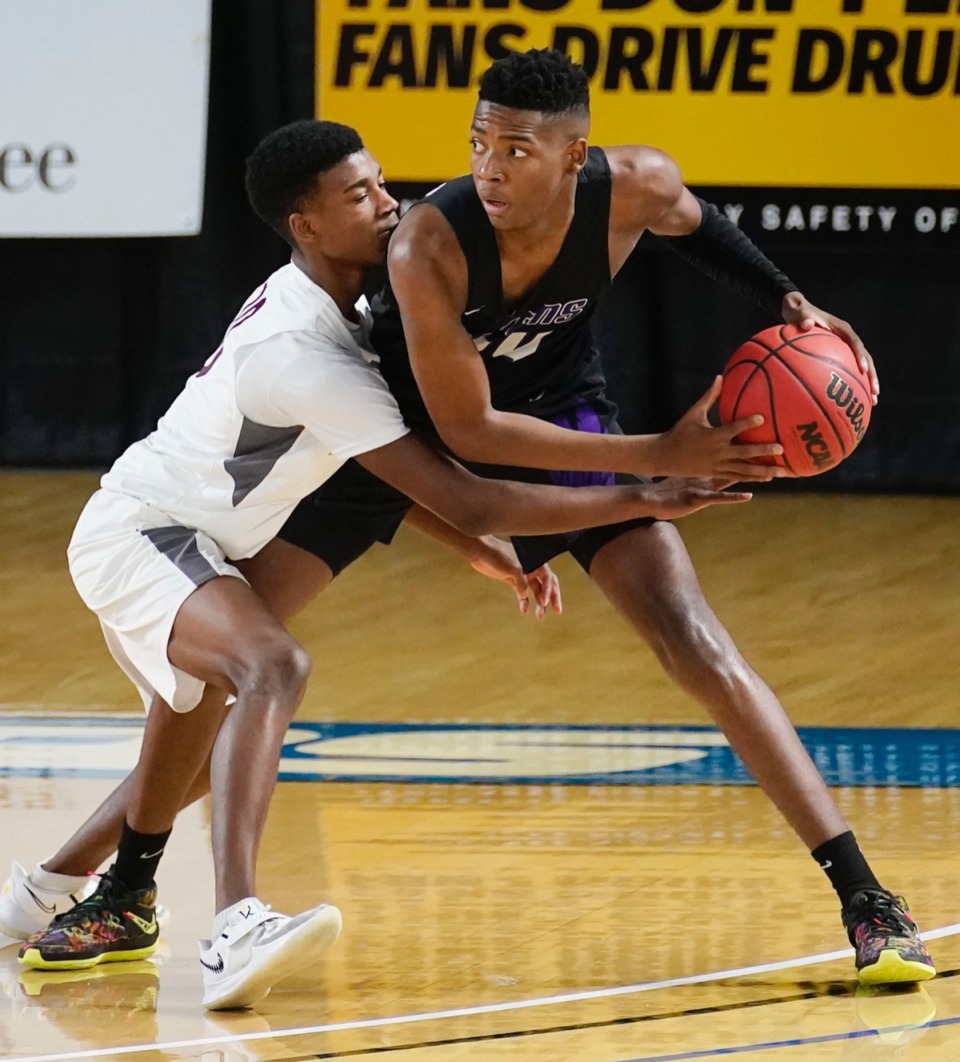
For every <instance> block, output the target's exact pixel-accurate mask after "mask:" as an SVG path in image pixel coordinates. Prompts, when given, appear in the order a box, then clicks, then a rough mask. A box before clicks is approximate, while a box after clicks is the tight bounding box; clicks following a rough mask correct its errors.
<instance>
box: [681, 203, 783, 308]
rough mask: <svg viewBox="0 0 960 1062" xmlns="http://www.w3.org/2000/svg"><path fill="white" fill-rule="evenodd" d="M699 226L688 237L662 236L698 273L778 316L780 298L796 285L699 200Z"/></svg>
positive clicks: (710, 204) (722, 216)
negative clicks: (700, 216)
mask: <svg viewBox="0 0 960 1062" xmlns="http://www.w3.org/2000/svg"><path fill="white" fill-rule="evenodd" d="M699 202H700V208H701V210H702V212H703V216H702V218H701V221H700V224H699V226H698V227H697V228H696V230H695V231H694V232H691V233H690V234H689V235H687V236H661V239H662V240H663V241H664V242H665V243H666V244H667V245H668V246H669V247H670V248H671V250H673V251H675V252H676V253H677V254H678V255H680V257H681V258H683V259H685V260H686V261H687V262H689V263H690V264H691V265H693V266H696V268H697V269H699V270H700V271H701V272H703V273H706V274H707V276H709V277H711V278H712V279H713V280H716V281H718V282H719V283H721V284H725V285H726V286H727V287H729V288H732V289H733V290H734V291H736V292H737V293H738V294H740V295H742V296H744V298H748V299H750V300H752V301H753V302H756V303H757V304H758V305H760V306H762V307H763V308H764V309H766V310H769V311H770V313H772V314H774V315H775V316H777V317H780V316H781V314H782V312H783V297H784V295H786V294H788V293H789V292H791V291H797V290H798V289H797V286H796V284H794V283H793V281H791V280H790V278H789V277H788V276H787V275H786V274H785V273H783V272H781V270H779V269H778V268H777V267H776V266H775V265H774V264H773V262H771V261H770V259H769V258H767V257H766V255H764V254H763V252H762V251H761V250H760V248H759V247H757V246H756V244H755V243H753V241H752V240H751V239H750V238H749V237H748V236H747V235H746V234H745V233H743V232H742V231H741V230H740V229H739V228H737V226H736V225H734V224H733V222H731V221H730V220H728V218H727V217H726V216H725V215H724V214H722V213H721V212H720V211H719V210H717V208H716V207H715V206H714V205H713V204H712V203H707V202H705V201H704V200H702V199H700V200H699Z"/></svg>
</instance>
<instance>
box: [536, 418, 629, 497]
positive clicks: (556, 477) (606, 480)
mask: <svg viewBox="0 0 960 1062" xmlns="http://www.w3.org/2000/svg"><path fill="white" fill-rule="evenodd" d="M547 419H548V420H549V421H550V423H551V424H556V425H557V427H560V428H569V429H571V430H572V431H586V432H590V433H591V434H593V435H606V434H607V429H606V428H605V427H604V425H603V424H602V423H601V421H600V416H599V414H598V413H597V411H596V409H595V408H594V407H593V406H591V405H583V406H577V408H576V409H574V410H573V411H572V413H561V414H560V415H558V416H555V417H548V418H547ZM549 475H550V482H551V483H554V484H556V486H558V487H612V486H613V485H614V482H615V479H614V475H613V473H612V472H572V471H569V470H568V471H562V472H550V473H549Z"/></svg>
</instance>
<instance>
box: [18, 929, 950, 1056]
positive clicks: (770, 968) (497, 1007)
mask: <svg viewBox="0 0 960 1062" xmlns="http://www.w3.org/2000/svg"><path fill="white" fill-rule="evenodd" d="M958 933H960V922H955V923H953V924H952V925H949V926H942V927H941V928H940V929H931V930H928V931H927V932H925V933H921V934H920V936H921V937H922V938H923V939H924V940H937V939H939V938H940V937H950V936H955V935H957V934H958ZM851 955H853V949H852V948H843V949H841V950H840V951H826V952H822V953H821V954H819V955H806V956H802V957H800V958H798V959H783V960H781V961H780V962H767V963H760V964H759V965H757V966H740V967H737V968H735V969H732V970H716V971H714V972H713V973H706V974H690V975H688V976H687V977H672V978H669V979H668V980H665V981H647V982H644V983H641V984H638V985H621V986H619V987H617V988H593V989H590V990H589V991H585V992H570V993H567V994H564V995H559V996H542V997H540V998H537V999H518V1000H514V1001H512V1002H508V1003H487V1004H484V1005H482V1006H477V1007H458V1008H457V1009H455V1010H436V1011H427V1012H424V1013H419V1014H396V1015H394V1016H393V1017H387V1018H363V1019H360V1020H358V1021H343V1022H334V1023H332V1024H329V1025H304V1026H300V1027H299V1028H295V1029H271V1030H269V1031H268V1032H259V1033H249V1034H247V1035H243V1036H213V1037H201V1038H200V1039H196V1040H170V1041H168V1042H166V1043H145V1044H130V1045H128V1046H126V1047H98V1048H97V1049H96V1050H90V1051H67V1052H63V1053H62V1054H52V1055H51V1054H46V1055H19V1056H17V1057H16V1058H8V1059H7V1060H6V1062H67V1060H70V1059H80V1058H94V1059H102V1058H116V1057H118V1056H120V1055H133V1054H137V1053H139V1052H145V1051H174V1050H176V1049H178V1048H183V1047H216V1046H217V1045H218V1044H232V1043H241V1042H243V1043H249V1042H250V1041H253V1040H277V1039H280V1038H281V1037H284V1036H319V1035H320V1034H322V1033H333V1032H350V1031H352V1030H355V1029H386V1028H389V1027H390V1026H392V1025H414V1024H417V1023H419V1022H427V1021H448V1020H450V1019H452V1018H470V1017H474V1016H476V1015H480V1014H502V1013H505V1012H508V1011H515V1010H532V1009H533V1008H535V1007H552V1006H556V1005H557V1004H562V1003H582V1002H585V1001H587V1000H592V999H613V998H615V997H617V996H629V995H639V994H640V993H641V992H655V991H658V990H659V989H663V988H683V987H686V986H689V985H704V984H709V983H710V982H711V981H725V980H727V979H728V978H733V977H753V976H755V975H757V974H766V973H773V972H775V971H777V970H791V969H795V968H796V967H799V966H814V965H816V964H817V963H822V962H833V961H834V960H836V959H845V958H848V957H849V956H851ZM773 1046H777V1045H773ZM731 1050H732V1049H731V1048H720V1049H717V1050H715V1051H714V1052H713V1054H714V1055H717V1054H722V1053H728V1054H729V1053H730V1052H731ZM741 1050H742V1049H741ZM660 1057H661V1058H662V1059H664V1060H666V1059H667V1058H677V1059H680V1058H696V1057H698V1056H697V1055H665V1056H660ZM699 1057H709V1055H701V1056H699ZM636 1062H643V1060H640V1059H638V1060H636ZM649 1062H655V1060H654V1059H650V1060H649Z"/></svg>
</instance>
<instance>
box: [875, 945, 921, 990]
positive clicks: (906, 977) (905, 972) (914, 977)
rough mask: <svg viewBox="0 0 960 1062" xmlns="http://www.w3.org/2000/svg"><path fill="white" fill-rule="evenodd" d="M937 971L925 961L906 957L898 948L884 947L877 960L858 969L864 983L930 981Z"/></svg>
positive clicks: (886, 983)
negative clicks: (914, 960) (911, 959)
mask: <svg viewBox="0 0 960 1062" xmlns="http://www.w3.org/2000/svg"><path fill="white" fill-rule="evenodd" d="M936 976H937V971H936V970H935V969H934V968H933V967H932V966H929V965H927V963H925V962H912V961H910V960H909V959H904V958H903V956H902V955H901V954H900V952H898V951H897V949H896V948H884V950H883V951H881V952H880V955H879V956H878V957H877V961H876V962H872V963H870V965H869V966H864V967H863V969H862V970H858V971H857V977H858V979H859V981H860V984H862V985H894V984H904V983H907V982H910V981H929V980H930V979H931V978H934V977H936Z"/></svg>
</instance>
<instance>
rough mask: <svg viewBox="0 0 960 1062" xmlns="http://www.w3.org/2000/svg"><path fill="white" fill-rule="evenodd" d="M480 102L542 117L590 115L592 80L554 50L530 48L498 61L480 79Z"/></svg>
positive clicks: (579, 67) (580, 68) (570, 60)
mask: <svg viewBox="0 0 960 1062" xmlns="http://www.w3.org/2000/svg"><path fill="white" fill-rule="evenodd" d="M479 95H480V99H481V100H485V101H486V102H487V103H499V104H500V106H502V107H516V108H517V109H518V110H521V111H541V112H542V113H543V114H570V113H576V112H583V113H586V114H589V112H590V80H589V78H588V77H587V75H586V72H585V71H584V69H583V67H582V66H579V65H578V64H577V63H575V62H574V61H573V60H572V59H570V58H568V57H567V56H566V55H564V54H563V52H560V51H557V50H556V49H555V48H531V49H530V51H528V52H512V53H511V54H510V55H507V56H504V58H503V59H498V60H497V61H496V62H495V63H494V64H493V66H491V67H489V68H488V69H487V70H486V71H485V73H484V74H483V75H482V77H481V78H480V93H479Z"/></svg>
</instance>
